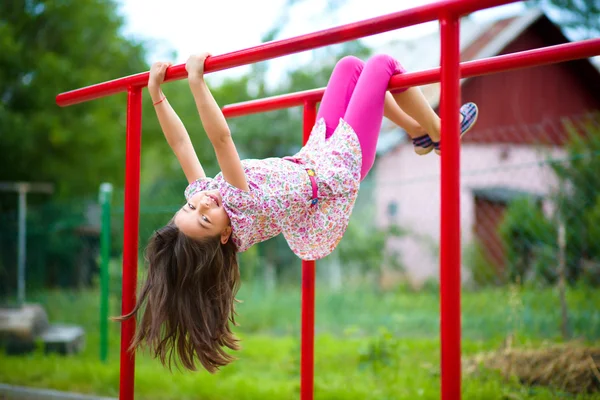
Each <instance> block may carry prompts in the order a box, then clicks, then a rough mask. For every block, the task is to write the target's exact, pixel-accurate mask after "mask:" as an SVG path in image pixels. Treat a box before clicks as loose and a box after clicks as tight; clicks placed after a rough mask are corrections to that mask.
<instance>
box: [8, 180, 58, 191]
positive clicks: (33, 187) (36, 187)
mask: <svg viewBox="0 0 600 400" xmlns="http://www.w3.org/2000/svg"><path fill="white" fill-rule="evenodd" d="M20 190H25V191H26V192H28V193H47V194H52V193H53V192H54V185H53V184H51V183H36V182H0V192H19V191H20Z"/></svg>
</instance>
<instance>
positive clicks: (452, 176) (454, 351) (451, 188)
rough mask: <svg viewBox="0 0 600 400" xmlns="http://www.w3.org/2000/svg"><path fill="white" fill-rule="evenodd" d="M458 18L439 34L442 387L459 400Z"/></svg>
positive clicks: (447, 20) (449, 398)
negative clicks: (440, 72) (440, 85)
mask: <svg viewBox="0 0 600 400" xmlns="http://www.w3.org/2000/svg"><path fill="white" fill-rule="evenodd" d="M459 26H460V25H459V21H458V18H457V17H456V16H454V15H447V16H444V17H442V19H441V20H440V34H441V71H442V74H441V78H442V87H441V119H442V135H441V138H442V140H441V142H440V144H441V150H442V160H441V169H442V171H441V175H442V177H441V196H442V199H441V200H442V201H441V202H442V206H441V230H440V232H441V237H440V306H441V308H440V310H441V323H440V334H441V371H442V374H441V391H442V400H458V399H460V387H461V382H460V380H461V371H460V367H461V364H460V152H459V147H460V143H459V113H458V109H459V104H460V84H459V76H460V74H459V63H460V49H459Z"/></svg>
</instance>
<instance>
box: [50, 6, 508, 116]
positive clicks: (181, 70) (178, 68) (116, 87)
mask: <svg viewBox="0 0 600 400" xmlns="http://www.w3.org/2000/svg"><path fill="white" fill-rule="evenodd" d="M516 1H518V0H445V1H440V2H436V3H431V4H427V5H423V6H420V7H415V8H411V9H409V10H404V11H399V12H396V13H392V14H388V15H384V16H381V17H375V18H370V19H366V20H363V21H359V22H354V23H351V24H346V25H341V26H338V27H335V28H330V29H325V30H321V31H318V32H314V33H309V34H306V35H301V36H296V37H293V38H289V39H283V40H277V41H273V42H268V43H263V44H261V45H258V46H254V47H250V48H248V49H244V50H239V51H234V52H231V53H226V54H222V55H218V56H214V57H209V58H208V59H207V60H206V64H205V72H206V73H210V72H215V71H220V70H224V69H229V68H234V67H239V66H241V65H247V64H253V63H256V62H260V61H266V60H270V59H273V58H277V57H282V56H285V55H289V54H295V53H299V52H302V51H305V50H311V49H315V48H318V47H324V46H329V45H332V44H336V43H343V42H348V41H351V40H355V39H360V38H362V37H366V36H372V35H376V34H379V33H383V32H388V31H392V30H395V29H400V28H404V27H407V26H412V25H418V24H421V23H424V22H429V21H435V20H437V19H439V16H440V15H441V13H442V12H450V13H452V14H453V15H464V14H469V13H471V12H473V11H477V10H482V9H485V8H491V7H496V6H499V5H503V4H508V3H514V2H516ZM148 76H149V73H148V72H142V73H139V74H136V75H130V76H127V77H124V78H119V79H115V80H112V81H107V82H103V83H98V84H96V85H92V86H87V87H84V88H80V89H75V90H72V91H69V92H65V93H61V94H59V95H58V96H56V104H58V105H59V106H61V107H64V106H69V105H72V104H77V103H82V102H85V101H89V100H93V99H98V98H101V97H105V96H109V95H112V94H115V93H120V92H125V91H126V90H127V89H128V88H129V87H131V86H140V87H142V86H146V85H147V84H148ZM186 77H187V73H186V70H185V64H179V65H175V66H173V67H171V68H169V70H168V71H167V74H166V77H165V81H173V80H178V79H184V78H186Z"/></svg>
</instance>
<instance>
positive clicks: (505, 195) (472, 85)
mask: <svg viewBox="0 0 600 400" xmlns="http://www.w3.org/2000/svg"><path fill="white" fill-rule="evenodd" d="M565 42H568V40H567V38H566V37H565V36H564V35H563V34H562V32H561V31H560V29H559V28H558V27H557V26H556V25H554V24H553V23H552V22H551V21H550V20H549V19H548V18H547V17H546V16H545V15H544V14H543V13H542V12H541V11H539V10H537V9H533V10H530V11H528V12H527V13H525V14H524V15H520V16H516V17H512V18H508V19H503V20H500V21H495V22H491V23H486V24H481V23H477V22H475V21H472V20H470V19H464V20H463V21H462V24H461V43H460V45H461V60H462V61H468V60H474V59H481V58H486V57H492V56H496V55H501V54H507V53H513V52H517V51H523V50H528V49H534V48H539V47H545V46H550V45H555V44H560V43H565ZM439 48H440V44H439V35H438V34H435V35H431V36H428V37H424V38H422V39H419V40H418V41H413V42H403V41H398V42H393V43H391V44H390V45H389V48H386V49H381V50H382V51H383V52H389V53H391V54H394V55H396V56H397V57H398V59H399V60H400V61H401V63H402V64H403V65H404V66H405V67H406V68H407V69H408V70H409V71H411V70H412V71H416V70H422V69H426V68H432V67H435V66H438V65H439V54H440V52H439ZM422 90H423V92H424V94H425V96H426V97H427V98H428V100H429V101H430V103H431V104H432V105H433V107H434V108H436V109H437V107H438V102H439V93H440V85H439V83H438V84H432V85H428V86H425V87H422ZM461 91H462V94H461V96H462V97H461V100H462V102H463V103H464V102H468V101H473V102H475V103H477V104H478V106H479V109H480V116H479V120H478V122H477V125H476V126H475V128H474V129H473V130H472V131H471V132H469V134H468V135H467V136H465V137H464V138H463V141H462V147H461V167H462V174H461V204H460V210H461V227H462V231H461V233H460V234H461V239H462V243H463V254H465V251H464V250H468V249H469V248H472V247H473V246H475V244H476V243H477V244H478V246H481V248H482V249H483V251H484V252H485V254H486V257H487V259H489V260H490V262H491V263H492V264H493V265H494V266H495V267H496V268H499V269H501V268H503V265H504V261H505V260H504V251H503V249H502V243H501V241H500V238H499V237H498V233H497V228H498V225H499V224H500V222H501V221H502V218H503V214H504V212H505V209H506V206H507V204H508V203H509V202H510V201H511V200H512V199H513V198H515V197H517V196H523V195H526V196H532V197H534V198H535V199H537V200H538V201H539V204H540V206H541V207H543V209H544V210H545V212H547V213H550V212H552V204H551V202H550V201H549V200H548V199H547V195H548V194H549V193H550V192H551V191H552V190H553V188H555V187H556V184H557V181H556V178H555V176H554V174H553V172H552V170H551V169H550V168H549V166H548V160H549V159H560V158H561V157H564V156H565V151H564V148H563V146H564V144H565V141H566V139H567V132H566V130H565V128H564V124H563V123H564V121H565V120H566V119H569V120H571V121H573V122H574V123H575V124H579V123H582V121H584V120H585V118H586V116H589V115H590V113H591V112H593V111H597V110H600V73H599V70H598V68H597V67H596V66H594V64H592V62H590V60H577V61H571V62H567V63H561V64H553V65H547V66H540V67H534V68H529V69H520V70H515V71H510V72H504V73H498V74H493V75H486V76H479V77H473V78H468V79H463V80H461ZM378 151H379V158H378V162H377V167H376V171H375V185H376V189H375V190H374V193H375V196H376V204H377V216H376V221H377V223H378V224H379V225H380V226H388V225H390V224H396V225H398V226H400V227H401V228H403V230H404V231H406V232H408V234H406V235H403V236H402V237H398V238H390V239H389V241H388V243H387V246H388V250H389V251H391V252H394V253H396V254H397V257H398V258H399V260H398V261H399V262H400V264H401V265H402V266H403V269H404V271H405V275H406V277H407V278H408V279H409V280H410V281H412V282H413V283H415V284H420V283H422V282H424V281H425V280H427V279H430V278H434V279H437V277H438V276H439V264H438V259H439V258H438V256H439V231H440V227H439V225H440V222H439V221H440V159H439V157H438V156H436V155H434V153H430V154H429V155H427V156H422V157H421V156H417V155H416V154H415V153H414V152H413V147H412V143H411V142H410V141H409V140H407V137H406V135H405V134H404V133H403V131H402V130H401V129H399V128H397V127H395V126H391V123H389V121H386V122H385V123H384V126H383V127H382V134H381V140H380V144H379V148H378ZM462 267H463V277H464V278H465V279H468V274H467V272H468V270H467V269H466V268H465V257H463V266H462Z"/></svg>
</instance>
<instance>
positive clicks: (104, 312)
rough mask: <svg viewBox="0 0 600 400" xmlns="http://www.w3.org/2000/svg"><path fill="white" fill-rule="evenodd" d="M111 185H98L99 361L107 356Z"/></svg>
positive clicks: (103, 360)
mask: <svg viewBox="0 0 600 400" xmlns="http://www.w3.org/2000/svg"><path fill="white" fill-rule="evenodd" d="M112 190H113V189H112V185H111V184H110V183H103V184H101V185H100V208H101V210H102V216H101V223H100V224H101V228H100V361H102V362H106V360H107V358H108V297H109V287H108V286H109V280H110V278H109V271H108V268H109V263H110V203H111V197H112Z"/></svg>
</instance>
